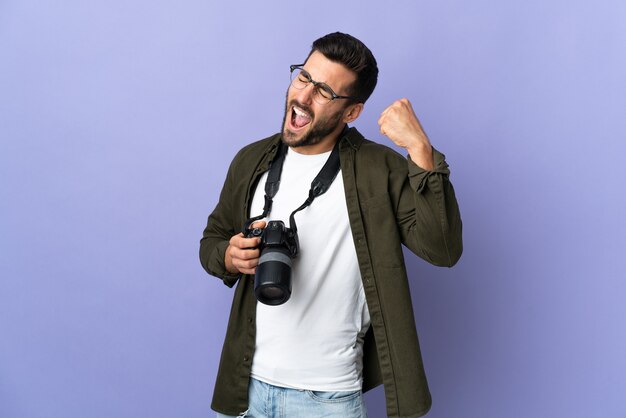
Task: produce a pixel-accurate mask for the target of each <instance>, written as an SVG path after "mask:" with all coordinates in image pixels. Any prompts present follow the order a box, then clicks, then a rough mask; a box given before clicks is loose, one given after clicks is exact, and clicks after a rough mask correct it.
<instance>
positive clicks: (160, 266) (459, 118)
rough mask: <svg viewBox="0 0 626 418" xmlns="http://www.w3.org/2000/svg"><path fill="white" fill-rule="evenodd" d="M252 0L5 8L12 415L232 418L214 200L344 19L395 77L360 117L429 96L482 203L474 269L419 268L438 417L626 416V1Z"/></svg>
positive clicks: (3, 271)
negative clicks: (226, 412) (206, 239)
mask: <svg viewBox="0 0 626 418" xmlns="http://www.w3.org/2000/svg"><path fill="white" fill-rule="evenodd" d="M226 3H229V4H230V5H227V4H226ZM234 4H236V2H207V1H198V0H190V1H184V2H173V1H169V2H167V1H159V0H157V1H147V0H137V1H117V0H113V1H111V0H109V1H91V2H84V1H76V0H69V1H65V2H63V3H62V4H61V3H58V2H51V1H48V2H45V1H44V2H35V1H32V0H31V1H29V0H21V1H17V0H4V1H2V2H0V139H1V142H0V277H1V280H0V416H2V417H7V418H9V417H10V418H15V417H19V418H36V417H64V418H65V417H67V418H84V417H90V418H100V417H102V418H105V417H106V418H109V417H117V418H127V417H128V418H131V417H133V418H134V417H163V418H165V417H207V416H212V414H211V413H210V411H209V403H210V399H211V395H212V390H213V382H214V378H215V373H216V369H217V365H218V359H219V353H220V349H221V344H222V339H223V336H224V332H225V328H226V320H227V315H228V310H229V305H230V300H231V295H232V290H230V289H228V288H226V287H225V286H223V285H221V284H220V282H219V281H218V280H217V279H214V278H212V277H210V276H207V275H206V273H205V272H204V271H203V270H202V268H201V267H200V264H199V262H198V256H197V252H198V241H199V239H200V236H201V232H202V229H203V227H204V224H205V222H206V216H207V215H208V213H209V212H210V211H211V210H212V209H213V207H214V205H215V203H216V199H217V197H218V193H219V190H220V188H221V185H222V181H223V179H224V176H225V174H226V169H227V166H228V164H229V162H230V160H231V158H232V157H233V156H234V154H235V152H236V151H237V150H238V149H239V148H240V147H241V146H243V145H244V144H246V143H248V142H250V141H252V140H254V139H258V138H261V137H264V136H267V135H269V134H272V133H273V132H275V131H277V130H278V128H279V125H280V121H281V118H282V112H283V101H284V93H285V90H286V88H287V84H288V65H289V64H293V63H299V62H300V61H302V60H303V59H304V57H305V56H306V54H307V52H308V48H309V46H310V44H311V42H312V41H313V40H314V39H315V38H317V37H318V36H320V35H323V34H325V33H328V32H331V31H335V30H341V31H344V32H348V33H351V34H353V35H355V36H357V37H359V38H360V39H362V40H363V41H364V42H365V43H366V44H367V45H368V46H369V47H370V48H371V49H372V51H373V52H374V54H375V55H376V57H377V59H378V62H379V66H380V70H381V74H380V81H379V85H378V88H377V90H376V91H375V92H374V94H373V96H372V98H371V99H370V101H369V102H368V103H367V105H366V109H365V111H364V113H363V114H362V115H361V117H360V119H359V120H358V121H357V123H356V124H355V126H357V127H358V128H359V129H360V130H361V131H362V132H363V133H364V134H365V135H366V136H367V137H369V138H371V139H373V140H376V141H380V142H383V143H387V140H386V138H384V137H381V135H380V134H379V133H378V131H377V125H376V120H377V118H378V115H379V114H380V112H381V111H382V110H383V109H384V108H385V107H386V106H387V105H389V104H390V103H391V102H392V101H393V100H395V99H398V98H401V97H404V96H406V97H408V98H409V99H411V100H412V102H413V104H414V108H415V110H416V112H417V113H418V115H419V117H420V119H421V121H422V123H423V124H424V126H425V128H426V130H427V132H428V134H429V136H430V138H431V140H432V142H433V144H434V145H435V146H436V147H438V148H439V149H441V150H442V151H443V152H444V153H445V154H446V155H447V157H448V161H449V163H450V165H451V167H452V170H453V172H452V180H453V182H454V184H455V187H456V190H457V195H458V199H459V202H460V205H461V210H462V215H463V221H464V241H465V253H464V255H463V258H462V259H461V261H460V263H459V264H458V265H457V266H456V267H454V268H453V269H439V268H435V267H431V266H429V265H427V264H426V263H425V262H423V261H421V260H419V259H418V258H416V257H413V256H411V257H409V259H408V263H409V264H408V268H409V272H410V275H411V276H412V278H413V280H412V291H413V297H414V304H415V316H416V321H417V327H418V330H419V333H420V337H421V343H422V348H423V354H424V360H425V364H426V369H427V373H428V376H429V379H430V385H431V390H432V393H433V397H434V405H433V409H432V411H431V413H430V415H429V417H432V418H450V417H465V418H502V417H507V418H517V417H520V418H521V417H563V418H565V417H567V418H575V417H581V418H582V417H585V418H587V417H610V418H613V417H615V418H617V417H626V325H625V324H624V319H625V318H626V303H625V300H626V284H625V280H624V279H625V277H626V264H625V263H626V262H625V259H626V254H625V250H626V239H625V234H626V228H625V221H624V219H625V216H624V209H625V198H624V192H623V190H624V185H623V183H624V180H626V169H625V167H624V163H623V162H624V155H625V151H626V147H625V145H624V140H625V139H626V137H625V135H624V132H625V131H626V87H625V86H626V82H625V79H626V77H625V76H626V52H625V51H626V24H625V23H624V22H626V5H625V3H624V2H623V1H621V0H615V1H596V2H591V1H577V0H574V1H572V0H569V1H564V0H563V1H558V0H549V1H546V0H542V1H539V0H530V1H525V2H513V1H508V2H495V1H485V0H477V1H471V2H469V1H464V0H444V1H392V2H386V3H383V2H363V1H345V2H334V1H332V2H331V1H321V2H314V3H306V2H305V3H298V4H296V3H293V2H291V3H287V2H282V3H280V4H279V3H278V2H271V1H268V2H249V4H248V5H246V6H245V7H243V6H235V5H234ZM367 402H368V407H369V410H370V416H371V417H374V418H375V417H382V416H384V412H383V411H384V398H383V394H382V389H381V388H378V389H377V390H375V391H373V392H371V393H369V394H368V395H367Z"/></svg>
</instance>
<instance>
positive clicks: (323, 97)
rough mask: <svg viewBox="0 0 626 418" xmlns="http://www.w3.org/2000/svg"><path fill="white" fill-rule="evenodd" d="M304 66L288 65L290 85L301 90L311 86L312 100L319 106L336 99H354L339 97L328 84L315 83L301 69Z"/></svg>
mask: <svg viewBox="0 0 626 418" xmlns="http://www.w3.org/2000/svg"><path fill="white" fill-rule="evenodd" d="M303 65H304V64H299V65H290V66H289V69H290V70H291V85H292V86H293V87H294V88H296V89H298V90H302V89H304V88H306V87H307V86H308V85H309V84H313V87H314V89H313V100H315V101H316V102H317V103H319V104H326V103H330V102H332V101H333V100H336V99H352V100H354V97H350V96H340V95H338V94H336V93H335V92H334V91H333V89H331V88H330V87H329V86H328V84H326V83H321V82H319V81H315V80H313V79H312V78H311V74H309V72H308V71H307V70H305V69H304V68H302V66H303Z"/></svg>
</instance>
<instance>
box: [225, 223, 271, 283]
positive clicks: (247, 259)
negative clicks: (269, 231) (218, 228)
mask: <svg viewBox="0 0 626 418" xmlns="http://www.w3.org/2000/svg"><path fill="white" fill-rule="evenodd" d="M265 225H266V222H265V221H256V222H254V223H253V224H252V225H251V228H261V229H262V228H265ZM260 243H261V238H259V237H253V238H246V237H244V236H243V233H241V232H240V233H239V234H237V235H234V236H233V237H232V238H231V239H230V241H229V242H228V244H229V245H228V248H226V254H225V256H224V263H225V265H226V270H228V271H229V272H230V273H233V274H235V273H243V274H254V272H255V271H256V266H257V265H258V264H259V256H260V251H259V249H258V248H257V247H258V246H259V244H260Z"/></svg>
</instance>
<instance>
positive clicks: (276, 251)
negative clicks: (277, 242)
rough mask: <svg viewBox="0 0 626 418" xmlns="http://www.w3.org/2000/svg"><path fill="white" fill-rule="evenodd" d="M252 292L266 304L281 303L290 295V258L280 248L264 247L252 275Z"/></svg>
mask: <svg viewBox="0 0 626 418" xmlns="http://www.w3.org/2000/svg"><path fill="white" fill-rule="evenodd" d="M254 294H255V295H256V297H257V299H258V300H259V302H261V303H264V304H266V305H281V304H283V303H285V302H287V301H288V300H289V298H290V297H291V258H290V257H289V256H288V255H287V253H286V251H285V250H284V249H282V248H266V249H265V250H263V251H262V253H261V257H260V258H259V265H258V266H257V268H256V273H255V276H254Z"/></svg>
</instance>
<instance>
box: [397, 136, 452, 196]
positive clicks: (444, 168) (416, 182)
mask: <svg viewBox="0 0 626 418" xmlns="http://www.w3.org/2000/svg"><path fill="white" fill-rule="evenodd" d="M407 158H408V164H409V182H410V183H411V188H413V190H415V191H416V192H417V193H421V192H422V191H424V189H425V188H426V185H427V184H428V179H429V178H431V177H433V176H437V177H439V176H441V175H443V176H444V177H446V178H447V177H448V176H449V175H450V169H449V168H448V163H446V156H445V155H443V154H442V153H440V152H439V151H437V150H436V149H435V148H434V147H433V160H434V161H435V168H434V169H433V170H432V171H430V170H424V169H423V168H422V167H420V166H418V165H417V164H415V163H414V162H413V160H411V156H410V155H409V156H408V157H407Z"/></svg>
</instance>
